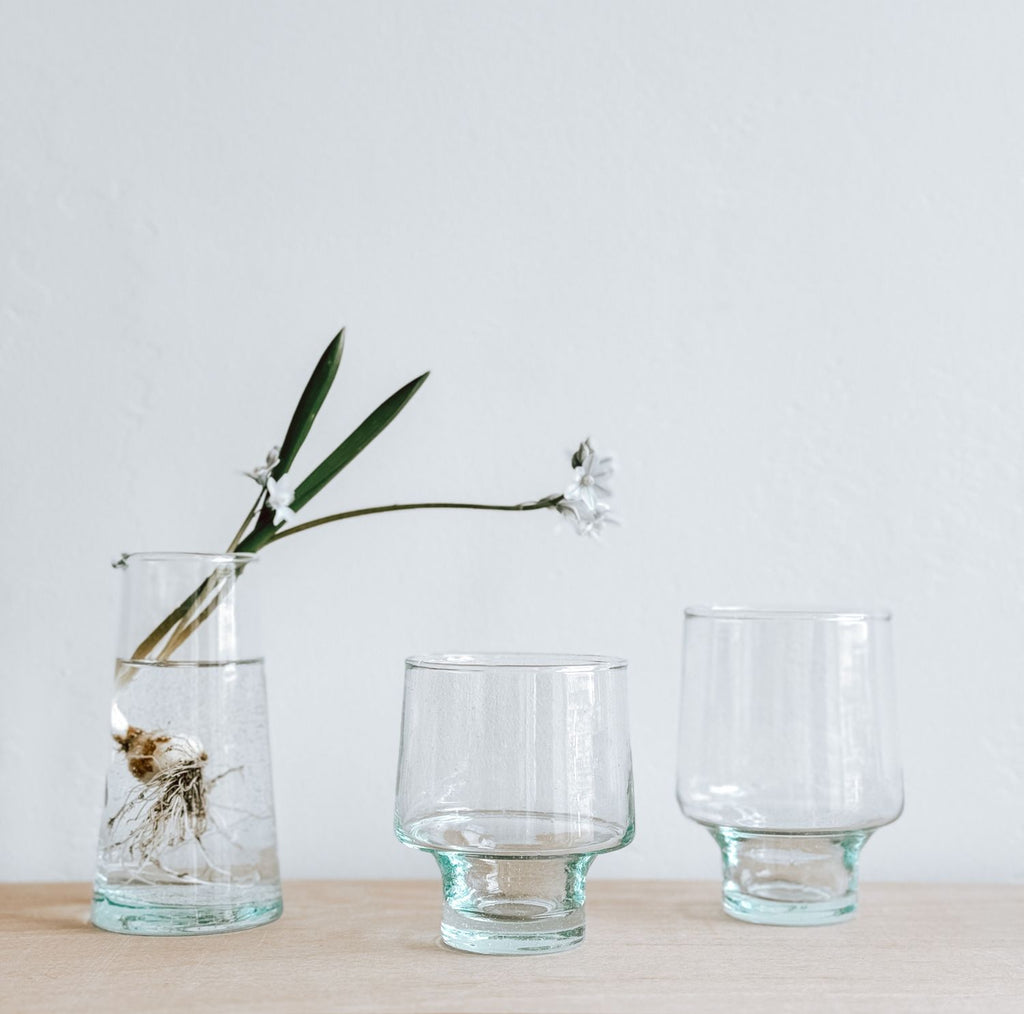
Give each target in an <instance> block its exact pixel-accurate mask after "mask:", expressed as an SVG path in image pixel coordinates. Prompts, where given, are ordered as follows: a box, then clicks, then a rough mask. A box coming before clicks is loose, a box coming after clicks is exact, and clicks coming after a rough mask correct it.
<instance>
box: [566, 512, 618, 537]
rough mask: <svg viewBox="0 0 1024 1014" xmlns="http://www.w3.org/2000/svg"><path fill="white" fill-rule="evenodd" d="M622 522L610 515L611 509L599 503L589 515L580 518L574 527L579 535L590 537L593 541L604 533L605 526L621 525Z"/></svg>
mask: <svg viewBox="0 0 1024 1014" xmlns="http://www.w3.org/2000/svg"><path fill="white" fill-rule="evenodd" d="M621 524H622V522H621V521H620V520H619V519H618V518H617V517H615V515H614V514H612V510H611V508H610V507H609V506H608V504H606V503H599V504H598V505H597V506H596V507H595V508H594V510H592V511H591V512H590V514H589V515H585V516H583V517H582V518H581V520H580V523H579V524H578V525H577V526H576V531H577V532H579V533H580V535H592V536H593V537H594V538H595V539H596V538H599V537H600V535H601V533H602V532H603V531H604V526H605V525H621Z"/></svg>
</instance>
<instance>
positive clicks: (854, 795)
mask: <svg viewBox="0 0 1024 1014" xmlns="http://www.w3.org/2000/svg"><path fill="white" fill-rule="evenodd" d="M890 619H891V617H890V615H889V613H886V612H816V611H801V610H782V609H770V610H755V609H744V608H719V607H715V608H705V607H699V608H691V609H687V610H686V620H685V642H684V652H683V656H684V661H683V687H682V702H681V718H680V726H679V729H680V731H679V769H678V796H679V803H680V805H681V807H682V809H683V813H685V814H686V816H688V817H690V818H691V819H693V820H695V821H697V822H698V823H700V824H703V825H705V826H706V827H707V828H708V829H709V830H710V831H711V834H712V835H713V836H714V838H715V840H716V841H717V842H718V845H719V847H720V848H721V850H722V865H723V875H724V883H723V904H724V908H725V911H726V912H727V913H728V914H729V915H732V916H735V917H736V918H737V919H744V920H746V921H748V922H756V923H774V924H782V925H800V926H811V925H821V924H825V923H833V922H841V921H843V920H845V919H849V918H851V917H852V916H853V914H854V912H855V910H856V907H857V862H858V858H859V856H860V850H861V848H862V847H863V845H864V843H865V842H866V841H867V840H868V838H869V837H870V836H871V834H872V833H873V832H874V831H875V830H876V829H877V828H879V827H881V826H882V825H884V824H888V823H890V822H892V821H894V820H895V819H896V818H897V817H898V816H899V815H900V812H901V810H902V808H903V780H902V775H901V771H900V760H899V749H898V742H897V726H896V701H895V691H894V686H893V674H892V651H891V641H890V626H891V624H890Z"/></svg>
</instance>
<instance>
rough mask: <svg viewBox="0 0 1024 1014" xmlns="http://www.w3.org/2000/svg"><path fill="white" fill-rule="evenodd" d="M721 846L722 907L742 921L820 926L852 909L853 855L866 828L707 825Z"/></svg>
mask: <svg viewBox="0 0 1024 1014" xmlns="http://www.w3.org/2000/svg"><path fill="white" fill-rule="evenodd" d="M710 830H711V833H712V834H713V836H714V838H715V840H716V841H717V842H718V844H719V847H720V848H721V849H722V869H723V883H722V907H723V908H724V909H725V911H726V913H727V914H729V915H731V916H733V917H734V918H736V919H742V920H744V921H745V922H755V923H762V924H766V925H771V926H825V925H828V924H830V923H836V922H845V921H846V920H847V919H852V918H853V916H854V914H855V912H856V911H857V860H858V858H859V856H860V850H861V848H862V847H863V845H864V842H866V841H867V840H868V838H869V837H870V834H871V832H870V831H847V832H843V833H839V834H830V835H818V834H813V833H800V834H780V833H774V834H764V833H756V832H750V831H738V830H736V829H735V828H727V827H717V828H711V829H710Z"/></svg>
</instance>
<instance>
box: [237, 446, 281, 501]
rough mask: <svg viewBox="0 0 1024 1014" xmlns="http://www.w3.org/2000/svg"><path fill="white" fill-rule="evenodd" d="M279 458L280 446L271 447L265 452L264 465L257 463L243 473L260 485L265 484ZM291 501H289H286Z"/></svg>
mask: <svg viewBox="0 0 1024 1014" xmlns="http://www.w3.org/2000/svg"><path fill="white" fill-rule="evenodd" d="M280 460H281V448H280V447H271V448H270V450H269V451H268V452H267V462H266V464H265V465H257V466H256V467H255V468H254V469H253V470H252V471H251V472H246V473H245V474H246V475H247V476H249V478H250V479H255V480H256V482H258V483H259V484H260V485H261V486H266V484H267V481H268V480H269V479H270V473H271V472H273V471H274V469H275V468H277V463H278V462H279V461H280ZM288 502H289V503H291V501H290V500H289V501H288Z"/></svg>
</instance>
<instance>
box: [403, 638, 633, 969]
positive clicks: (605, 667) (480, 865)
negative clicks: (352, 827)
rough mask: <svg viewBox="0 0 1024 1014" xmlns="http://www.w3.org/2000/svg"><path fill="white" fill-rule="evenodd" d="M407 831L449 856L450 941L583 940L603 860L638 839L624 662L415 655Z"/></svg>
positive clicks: (519, 948)
mask: <svg viewBox="0 0 1024 1014" xmlns="http://www.w3.org/2000/svg"><path fill="white" fill-rule="evenodd" d="M395 833H396V834H397V835H398V838H399V840H400V841H402V842H403V843H404V844H406V845H410V846H413V847H414V848H418V849H422V850H423V851H425V852H430V853H432V854H433V856H434V858H435V859H436V860H437V864H438V866H439V867H440V868H441V880H442V886H443V890H444V910H443V914H442V917H441V935H442V938H443V939H444V942H445V943H447V944H449V945H450V946H452V947H455V948H458V949H459V950H466V951H476V952H479V953H483V954H528V953H538V952H544V951H560V950H564V949H566V948H568V947H572V946H574V945H575V944H578V943H580V942H581V941H582V940H583V934H584V908H583V903H584V887H585V879H586V874H587V870H588V868H589V867H590V864H591V862H592V861H593V859H594V857H595V856H596V855H598V854H600V853H602V852H610V851H612V850H614V849H619V848H622V847H623V846H624V845H627V844H629V842H630V841H631V840H632V838H633V777H632V764H631V760H630V747H629V721H628V714H627V706H626V663H625V661H624V660H623V659H618V658H602V657H597V656H583V655H579V656H577V655H437V656H421V657H416V658H410V659H408V660H407V661H406V671H405V704H404V708H403V717H402V743H401V756H400V759H399V764H398V787H397V792H396V802H395Z"/></svg>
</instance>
